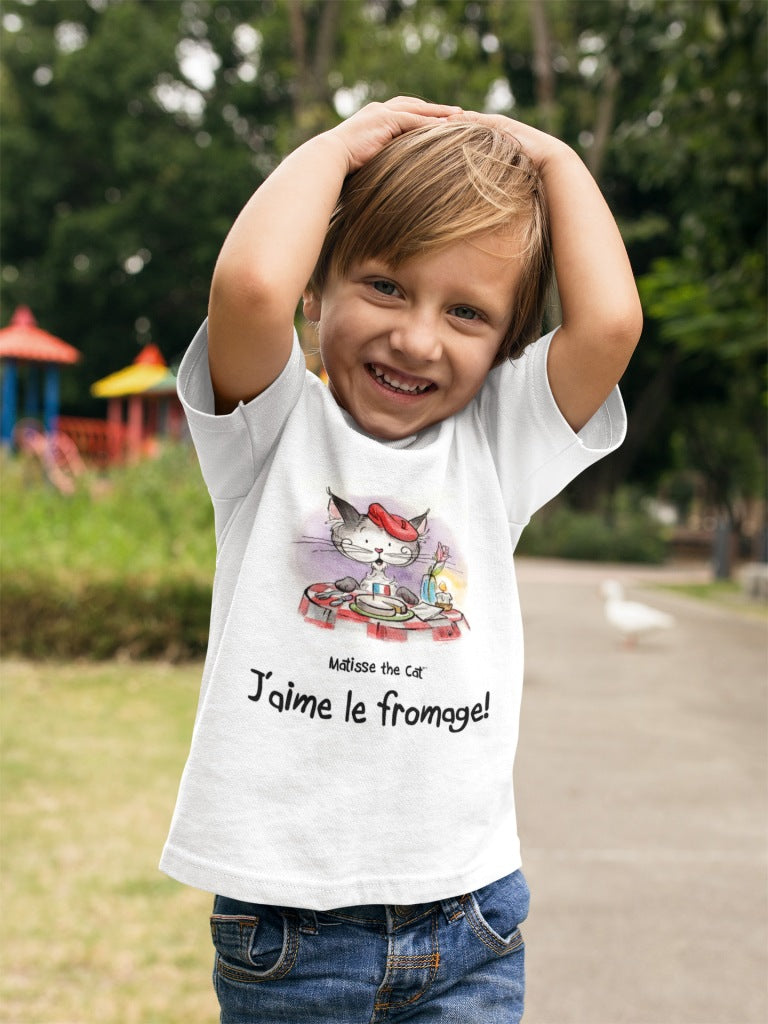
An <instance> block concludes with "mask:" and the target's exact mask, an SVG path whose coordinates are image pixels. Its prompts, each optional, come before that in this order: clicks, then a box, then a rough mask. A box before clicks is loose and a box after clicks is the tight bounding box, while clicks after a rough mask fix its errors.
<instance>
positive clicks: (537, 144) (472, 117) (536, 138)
mask: <svg viewBox="0 0 768 1024" xmlns="http://www.w3.org/2000/svg"><path fill="white" fill-rule="evenodd" d="M448 120H452V121H476V122H477V123H478V124H487V125H489V127H491V128H495V129H496V130H497V131H502V132H506V133H507V134H508V135H512V136H514V138H516V139H517V141H518V142H519V143H520V145H521V146H522V147H523V149H524V150H525V152H526V154H527V155H528V157H530V159H531V160H532V161H533V163H534V164H535V165H536V168H537V169H538V171H539V173H541V174H543V173H544V171H545V169H546V165H547V161H548V160H549V159H550V158H551V157H553V156H556V155H557V154H558V153H563V152H568V146H566V144H565V143H564V142H561V141H560V139H558V138H556V137H555V136H554V135H547V133H546V132H542V131H539V129H538V128H533V127H532V126H531V125H529V124H525V123H524V122H523V121H515V120H514V119H513V118H511V117H505V116H504V115H503V114H479V113H478V112H477V111H475V110H465V111H462V112H461V113H459V114H454V115H451V117H449V118H448Z"/></svg>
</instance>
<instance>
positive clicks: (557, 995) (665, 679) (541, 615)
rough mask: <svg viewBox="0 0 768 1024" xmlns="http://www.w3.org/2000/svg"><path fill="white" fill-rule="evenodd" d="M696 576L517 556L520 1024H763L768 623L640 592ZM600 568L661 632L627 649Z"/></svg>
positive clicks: (767, 923) (767, 928) (767, 1002)
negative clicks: (663, 625)
mask: <svg viewBox="0 0 768 1024" xmlns="http://www.w3.org/2000/svg"><path fill="white" fill-rule="evenodd" d="M706 576H707V573H706V567H699V568H696V567H694V568H691V567H686V568H684V569H683V570H682V571H681V570H677V569H674V568H672V569H660V570H654V569H647V568H635V567H628V566H622V567H611V566H596V565H591V564H579V563H563V562H557V561H548V560H545V561H539V560H536V561H534V560H526V559H521V560H520V562H519V565H518V578H519V584H520V593H521V600H522V604H523V616H524V620H525V628H526V683H525V692H524V698H523V712H522V725H521V740H520V746H519V752H518V759H517V767H516V787H517V793H518V814H519V824H520V831H521V836H522V840H523V861H524V870H525V872H526V875H527V877H528V880H529V883H530V886H531V890H532V909H531V916H530V918H529V921H528V922H527V924H526V927H525V937H526V942H527V966H528V1009H527V1012H526V1015H525V1024H766V1022H767V1021H768V886H767V884H766V883H767V882H768V871H767V863H768V857H767V852H768V758H767V747H768V743H767V738H768V715H767V707H768V705H767V699H766V698H767V692H766V691H767V690H768V625H767V623H766V619H765V618H760V617H759V616H751V615H749V614H748V613H738V612H735V611H730V610H725V609H722V608H718V607H713V606H711V605H710V604H709V603H707V602H702V601H698V600H695V599H691V598H682V597H679V596H678V595H676V594H670V593H669V592H666V591H663V590H655V589H653V584H654V583H657V582H664V581H674V580H676V579H681V578H686V579H691V578H693V579H697V580H703V579H706ZM606 578H618V579H619V580H621V581H622V582H623V583H624V584H625V586H626V588H627V593H628V596H630V597H632V598H636V599H639V600H643V601H645V602H646V603H649V604H653V605H654V606H656V607H658V608H661V609H663V610H665V611H668V612H670V613H671V614H673V615H674V616H675V620H676V626H675V628H674V629H673V630H671V631H670V632H668V633H664V634H662V635H659V636H657V637H655V638H648V639H647V641H646V642H645V643H643V642H641V643H640V645H639V646H638V647H637V648H636V649H634V650H627V649H625V648H624V647H623V646H622V644H621V642H620V640H619V638H618V637H617V635H616V634H615V633H614V632H613V631H612V630H611V628H610V627H609V626H608V624H607V623H606V622H605V620H604V617H603V612H602V600H601V597H600V593H599V585H600V582H601V581H602V580H604V579H606Z"/></svg>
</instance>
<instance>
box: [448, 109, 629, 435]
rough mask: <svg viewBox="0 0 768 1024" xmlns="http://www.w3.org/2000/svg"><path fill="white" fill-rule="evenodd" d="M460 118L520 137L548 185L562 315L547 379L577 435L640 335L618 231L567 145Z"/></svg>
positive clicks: (514, 125) (516, 125)
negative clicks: (500, 129)
mask: <svg viewBox="0 0 768 1024" xmlns="http://www.w3.org/2000/svg"><path fill="white" fill-rule="evenodd" d="M462 116H469V117H473V118H476V119H477V120H481V121H483V120H487V121H489V122H490V123H493V124H494V125H495V126H496V127H497V128H502V129H503V130H505V131H508V132H510V133H511V134H512V135H514V136H515V138H517V139H518V141H519V142H520V144H521V145H522V147H523V149H524V150H525V151H526V153H527V154H528V156H529V157H530V158H531V159H532V160H533V162H534V163H535V164H536V166H537V167H538V169H539V173H540V175H541V177H542V180H543V182H544V189H545V192H546V198H547V205H548V207H549V215H550V229H551V233H552V249H553V255H554V262H555V275H556V277H557V287H558V291H559V294H560V302H561V305H562V313H563V317H562V326H561V327H560V330H558V331H557V333H556V334H555V336H554V338H553V339H552V346H551V348H550V351H549V362H548V373H549V382H550V387H551V388H552V393H553V395H554V398H555V401H556V402H557V404H558V407H559V409H560V411H561V412H562V414H563V416H564V417H565V419H566V420H567V421H568V423H569V424H570V426H571V427H572V428H573V429H574V430H576V431H578V430H580V429H581V428H582V427H583V426H584V424H585V423H587V422H588V420H589V419H590V418H591V417H592V416H593V415H594V414H595V413H596V412H597V410H598V409H599V408H600V406H601V405H602V404H603V402H604V401H605V399H606V398H607V397H608V395H609V394H610V392H611V390H612V389H613V388H614V387H615V385H616V384H617V383H618V381H619V379H620V378H621V376H622V374H623V373H624V370H625V369H626V367H627V364H628V362H629V359H630V356H631V355H632V352H633V351H634V348H635V345H636V344H637V342H638V340H639V338H640V332H641V330H642V325H643V314H642V309H641V306H640V299H639V297H638V294H637V288H636V287H635V280H634V276H633V274H632V268H631V266H630V264H629V258H628V257H627V253H626V250H625V248H624V243H623V242H622V240H621V235H620V234H619V229H618V228H617V226H616V222H615V221H614V219H613V216H612V215H611V212H610V210H609V209H608V206H607V204H606V202H605V200H604V199H603V196H602V194H601V193H600V190H599V188H598V187H597V184H596V183H595V181H594V179H593V177H592V175H591V174H590V173H589V171H588V170H587V168H586V167H585V166H584V164H583V163H582V161H581V160H580V159H579V157H578V156H577V155H576V153H575V152H574V151H573V150H572V149H570V148H569V147H568V146H566V145H565V143H563V142H560V141H559V140H558V139H555V138H553V137H552V136H551V135H547V134H545V133H544V132H540V131H537V130H536V129H535V128H531V127H530V126H529V125H525V124H522V123H521V122H519V121H513V120H511V119H510V118H506V117H500V116H487V115H482V114H469V115H462Z"/></svg>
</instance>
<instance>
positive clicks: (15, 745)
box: [0, 661, 218, 1024]
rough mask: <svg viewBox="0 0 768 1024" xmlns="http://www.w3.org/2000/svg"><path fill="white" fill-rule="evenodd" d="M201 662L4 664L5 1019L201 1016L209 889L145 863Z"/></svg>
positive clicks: (205, 1005)
mask: <svg viewBox="0 0 768 1024" xmlns="http://www.w3.org/2000/svg"><path fill="white" fill-rule="evenodd" d="M199 676H200V668H199V666H197V665H192V666H189V665H188V666H168V665H165V664H159V663H154V662H150V663H147V662H144V663H141V664H135V663H134V664H132V663H123V664H120V663H117V662H112V663H108V664H93V663H86V662H78V663H72V664H64V665H60V664H54V663H50V664H45V663H40V664H34V663H29V662H16V661H13V662H6V663H5V664H4V665H3V667H2V675H1V685H2V703H1V704H0V712H1V715H2V775H1V778H2V818H1V824H2V832H1V833H0V843H1V852H2V865H1V871H0V886H1V890H0V891H1V892H2V916H3V928H2V965H1V967H0V1020H1V1021H3V1022H4V1024H203V1022H207V1024H211V1022H213V1021H215V1020H217V1019H218V1017H217V1006H216V1000H215V996H214V995H213V991H212V988H211V984H210V970H211V965H212V950H211V945H210V933H209V930H208V920H207V918H208V914H209V912H210V905H211V902H212V900H211V897H210V896H209V895H208V894H206V893H200V892H197V891H195V890H191V889H187V888H185V887H184V886H181V885H179V884H177V883H175V882H173V881H171V880H170V879H168V878H166V877H165V876H164V875H162V874H161V873H160V872H159V871H158V869H157V862H158V859H159V856H160V852H161V848H162V844H163V841H164V839H165V835H166V831H167V827H168V824H169V820H170V815H171V812H172V810H173V802H174V798H175V794H176V786H177V784H178V780H179V775H180V772H181V768H182V766H183V763H184V758H185V756H186V753H187V747H188V743H189V735H190V730H191V725H192V719H193V716H194V710H195V706H196V700H197V689H198V683H199Z"/></svg>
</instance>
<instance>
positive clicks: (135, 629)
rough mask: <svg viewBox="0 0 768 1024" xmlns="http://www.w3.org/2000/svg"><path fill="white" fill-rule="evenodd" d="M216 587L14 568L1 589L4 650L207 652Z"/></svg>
mask: <svg viewBox="0 0 768 1024" xmlns="http://www.w3.org/2000/svg"><path fill="white" fill-rule="evenodd" d="M210 607H211V587H210V585H206V584H204V583H200V582H199V581H197V580H183V579H177V580H169V581H168V582H165V583H161V584H151V583H149V584H148V583H147V582H145V581H142V580H140V579H125V578H120V579H113V580H91V581H84V582H83V583H82V584H80V585H75V586H73V585H68V584H66V583H65V582H63V581H61V580H51V579H47V578H44V577H40V576H30V575H29V574H26V573H25V574H21V573H13V574H11V575H10V576H7V575H4V577H3V586H2V591H0V616H1V617H0V642H1V643H2V650H3V654H4V655H5V656H8V655H14V656H17V657H23V658H35V659H50V658H54V659H57V660H59V659H70V658H91V659H96V660H98V659H104V658H113V657H115V656H123V657H130V658H165V659H167V660H169V661H185V660H187V659H191V658H199V657H202V656H203V655H204V653H205V648H206V643H207V640H208V622H209V615H210Z"/></svg>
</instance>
